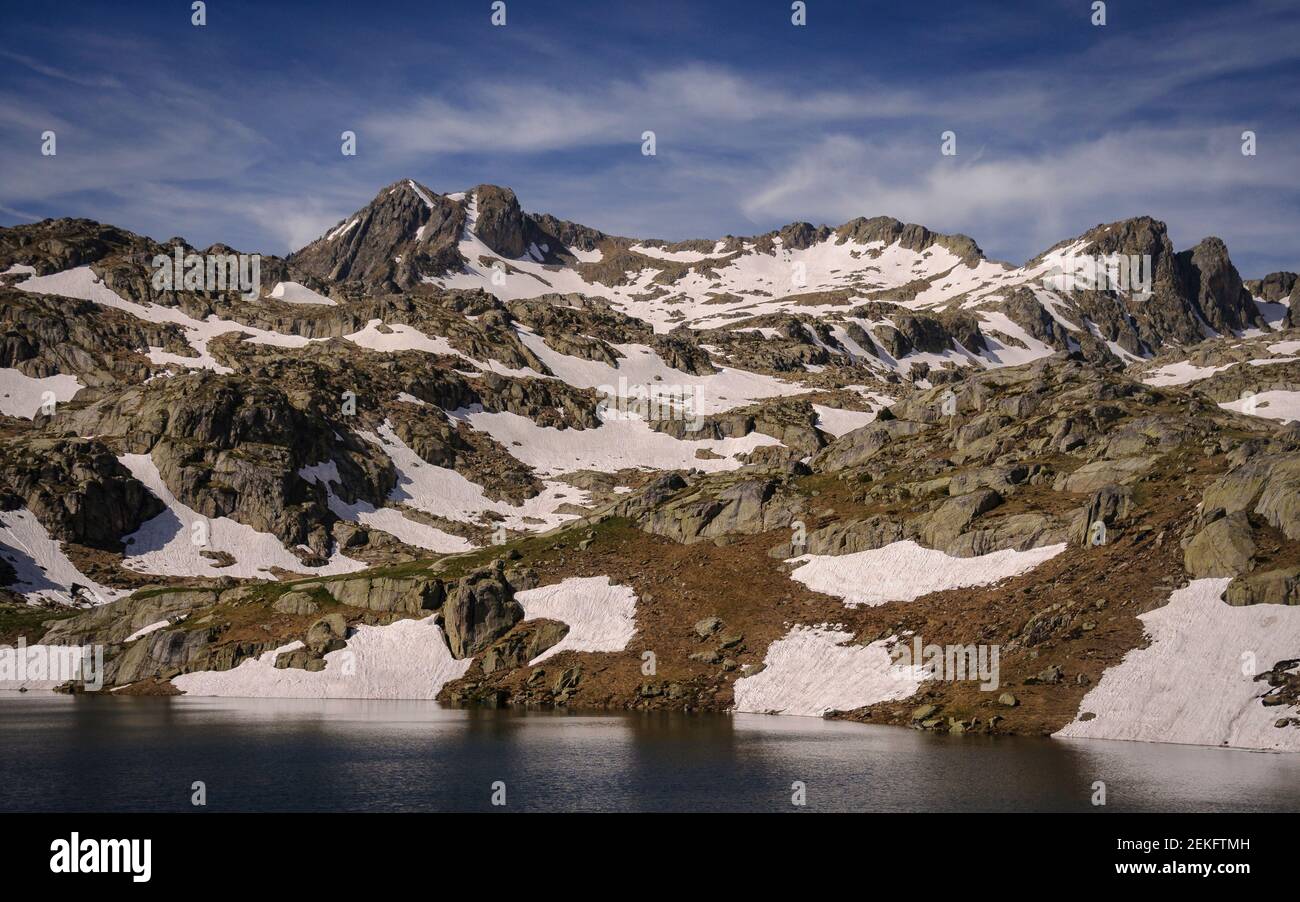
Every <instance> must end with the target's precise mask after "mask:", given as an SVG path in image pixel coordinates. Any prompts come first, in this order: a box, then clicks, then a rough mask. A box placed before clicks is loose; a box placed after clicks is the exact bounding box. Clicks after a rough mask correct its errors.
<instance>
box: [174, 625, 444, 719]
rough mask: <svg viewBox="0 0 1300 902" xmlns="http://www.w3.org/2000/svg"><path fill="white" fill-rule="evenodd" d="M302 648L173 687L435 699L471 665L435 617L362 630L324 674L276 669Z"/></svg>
mask: <svg viewBox="0 0 1300 902" xmlns="http://www.w3.org/2000/svg"><path fill="white" fill-rule="evenodd" d="M301 647H302V643H301V642H291V643H290V644H288V645H285V646H283V647H281V648H277V649H275V650H274V651H269V652H267V653H266V654H264V655H261V656H260V657H257V658H254V659H250V660H247V661H244V662H243V663H241V664H240V665H239V666H238V667H235V668H233V669H231V670H224V671H211V670H207V671H199V672H197V673H186V674H182V675H181V676H178V677H176V678H174V679H173V680H172V685H174V686H175V687H176V688H177V689H180V690H181V691H182V692H184V693H186V694H187V695H207V696H224V697H229V698H385V699H432V698H434V697H436V696H437V694H438V692H439V691H440V690H441V689H442V687H443V686H444V685H445V684H447V683H449V682H451V681H452V680H455V679H459V678H460V677H461V676H463V675H464V673H465V671H466V670H468V669H469V665H470V659H469V658H466V659H464V660H462V661H457V660H456V659H455V658H453V657H452V656H451V651H450V650H448V648H447V640H446V639H445V638H444V637H443V634H442V628H441V627H439V626H438V625H437V624H436V623H434V618H433V617H426V618H425V619H423V620H398V621H397V622H395V623H392V624H389V625H388V626H358V627H357V628H356V632H355V633H354V634H353V635H352V636H351V637H350V638H349V639H348V640H347V647H346V648H342V649H339V650H338V651H332V652H330V653H329V654H327V655H325V669H324V670H320V671H316V672H309V671H306V670H301V669H299V668H295V667H286V668H284V669H280V670H277V669H276V667H275V659H276V658H277V657H278V656H279V655H280V653H281V652H286V651H295V650H297V649H299V648H301Z"/></svg>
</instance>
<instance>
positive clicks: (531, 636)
mask: <svg viewBox="0 0 1300 902" xmlns="http://www.w3.org/2000/svg"><path fill="white" fill-rule="evenodd" d="M568 634H569V626H568V624H565V623H560V622H559V621H556V620H536V621H533V620H530V621H528V622H527V623H523V624H520V625H519V626H517V627H515V628H514V629H512V630H511V631H510V632H509V633H507V634H506V635H505V636H503V637H502V638H500V639H498V640H497V641H496V642H495V643H494V644H493V645H492V646H490V647H489V648H488V649H487V651H485V652H483V657H482V658H481V659H480V664H481V667H482V670H483V673H484V674H485V675H487V674H492V673H495V672H496V671H498V670H513V669H514V668H516V667H523V666H524V665H525V664H527V663H528V662H529V661H531V660H533V659H534V658H536V657H537V656H538V655H540V654H543V653H544V652H546V651H548V650H549V649H551V648H554V647H555V646H556V645H557V644H558V643H559V642H560V640H561V639H563V638H564V637H565V636H567V635H568Z"/></svg>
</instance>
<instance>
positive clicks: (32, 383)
mask: <svg viewBox="0 0 1300 902" xmlns="http://www.w3.org/2000/svg"><path fill="white" fill-rule="evenodd" d="M83 388H85V386H83V385H82V384H81V380H79V379H78V378H77V377H76V376H68V375H65V374H63V373H56V374H55V375H53V376H46V377H44V378H41V379H37V378H35V377H33V376H28V375H27V374H26V373H24V372H23V371H22V370H15V369H11V368H9V367H3V368H0V414H3V415H4V416H7V417H18V418H19V419H23V420H30V419H33V418H34V417H35V416H36V414H37V413H39V412H40V409H41V406H42V405H43V404H44V403H45V402H46V401H47V400H48V399H50V398H53V399H54V401H55V402H60V401H71V400H72V397H73V395H75V394H76V393H77V392H79V391H81V389H83ZM47 393H48V394H47Z"/></svg>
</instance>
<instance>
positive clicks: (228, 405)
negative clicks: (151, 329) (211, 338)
mask: <svg viewBox="0 0 1300 902" xmlns="http://www.w3.org/2000/svg"><path fill="white" fill-rule="evenodd" d="M58 423H59V424H60V425H61V426H63V427H64V428H71V429H73V430H74V431H75V432H77V433H78V434H83V435H97V436H101V437H103V441H104V442H105V443H106V444H109V445H112V446H113V447H114V448H115V450H121V451H123V452H126V453H137V454H139V453H145V452H148V453H150V455H151V456H152V458H153V462H154V463H155V464H156V465H157V467H158V471H159V474H160V475H161V477H162V479H163V482H164V483H165V484H166V485H167V488H168V489H169V490H170V491H171V492H172V493H173V494H174V495H175V496H176V497H177V498H178V499H180V500H181V501H183V502H184V503H185V504H187V505H189V506H190V507H192V508H194V509H195V510H197V511H199V512H200V513H202V514H203V515H204V516H207V517H227V516H229V517H231V518H232V519H235V520H238V521H239V522H241V523H245V524H247V525H249V526H252V527H253V528H254V529H258V530H261V531H264V532H271V533H274V534H275V535H276V536H278V537H279V538H280V539H281V540H282V541H283V542H284V543H285V544H286V545H287V546H289V547H291V548H292V547H296V546H298V545H307V546H308V547H309V548H311V549H312V551H313V552H315V553H316V554H318V555H324V556H328V554H329V550H330V541H331V540H330V537H329V530H328V527H329V525H330V524H332V523H333V521H334V520H335V519H336V517H335V516H334V515H333V514H332V513H331V512H330V510H329V508H328V505H327V499H326V495H325V491H324V489H323V488H321V487H320V486H319V485H316V484H314V483H308V482H307V481H306V480H304V479H303V478H302V477H301V476H299V475H298V471H299V470H300V469H301V468H303V467H309V466H312V465H313V464H317V463H320V462H322V461H331V460H332V461H334V462H335V463H336V464H338V466H339V474H340V477H341V478H342V480H343V482H344V483H345V488H344V491H346V492H348V493H349V494H353V495H355V496H356V497H360V498H364V499H366V500H368V501H370V502H372V503H381V502H382V499H383V498H384V497H386V495H387V493H388V491H389V489H391V487H392V485H393V484H394V482H395V480H396V476H395V474H394V472H393V470H392V464H391V462H390V461H388V460H387V458H386V457H384V456H383V455H382V454H381V453H380V452H378V451H376V450H374V449H370V448H366V447H364V446H363V445H362V444H361V443H360V441H359V440H355V439H353V440H348V439H347V438H346V432H345V431H344V430H345V429H346V427H344V426H341V424H336V423H332V422H330V421H329V420H327V419H325V418H324V417H322V416H320V415H318V414H315V413H313V412H310V411H304V410H300V409H298V408H297V407H295V406H294V405H293V404H291V403H290V401H289V399H288V397H287V396H286V395H285V393H284V391H283V390H282V389H281V388H279V387H273V386H271V385H267V384H264V383H260V382H256V381H253V380H249V379H246V378H244V377H238V376H220V375H216V374H212V373H204V372H196V373H188V374H185V375H180V376H175V377H172V378H169V379H164V380H159V381H157V382H152V383H149V384H147V385H141V386H134V387H132V388H130V389H127V390H126V391H124V392H122V393H120V394H118V395H115V396H113V397H110V398H106V399H104V400H103V401H101V402H98V403H96V404H93V405H90V406H88V407H84V408H80V409H74V410H68V411H64V412H62V413H60V414H59V416H58ZM340 438H343V441H340Z"/></svg>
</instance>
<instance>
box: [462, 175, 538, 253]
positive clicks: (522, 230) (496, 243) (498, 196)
mask: <svg viewBox="0 0 1300 902" xmlns="http://www.w3.org/2000/svg"><path fill="white" fill-rule="evenodd" d="M474 200H475V202H476V204H477V207H478V219H477V221H476V222H475V224H474V234H475V235H477V236H478V237H479V238H480V239H482V241H483V243H484V244H486V245H487V246H488V247H490V248H492V250H494V251H496V252H497V253H498V254H500V255H501V256H503V257H511V258H513V257H522V256H523V255H524V254H525V253H527V251H528V246H529V244H530V243H532V242H531V241H530V239H531V238H532V237H533V236H532V235H531V234H530V230H529V228H528V227H529V226H531V225H532V223H531V222H529V221H528V219H527V217H525V216H524V211H523V210H521V209H519V200H518V198H516V197H515V193H514V192H513V191H511V190H510V189H509V188H499V187H497V186H496V185H479V186H478V187H477V188H475V189H474ZM539 249H540V248H539Z"/></svg>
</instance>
